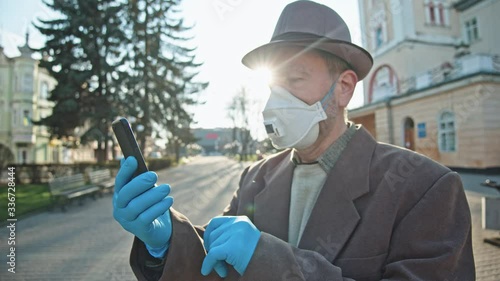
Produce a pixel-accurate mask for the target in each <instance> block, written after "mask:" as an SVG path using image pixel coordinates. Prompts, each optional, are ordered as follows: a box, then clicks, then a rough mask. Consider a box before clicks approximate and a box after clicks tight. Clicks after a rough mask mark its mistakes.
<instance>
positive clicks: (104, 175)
mask: <svg viewBox="0 0 500 281" xmlns="http://www.w3.org/2000/svg"><path fill="white" fill-rule="evenodd" d="M89 178H90V182H91V183H94V184H97V183H99V182H102V181H105V180H109V179H111V172H110V171H109V169H103V170H97V171H92V172H90V173H89Z"/></svg>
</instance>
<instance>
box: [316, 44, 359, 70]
mask: <svg viewBox="0 0 500 281" xmlns="http://www.w3.org/2000/svg"><path fill="white" fill-rule="evenodd" d="M317 51H318V54H319V55H320V56H321V57H322V58H323V59H324V60H325V63H326V66H327V67H328V70H329V71H330V75H332V77H335V76H337V75H339V74H340V73H342V72H344V71H346V70H348V69H352V67H351V66H350V65H349V63H347V62H346V61H345V60H343V59H341V58H339V57H337V56H335V55H332V54H330V53H327V52H325V51H321V50H317Z"/></svg>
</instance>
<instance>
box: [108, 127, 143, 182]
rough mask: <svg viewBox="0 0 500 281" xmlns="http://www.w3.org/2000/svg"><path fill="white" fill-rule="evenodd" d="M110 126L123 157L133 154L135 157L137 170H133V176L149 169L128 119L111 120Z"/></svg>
mask: <svg viewBox="0 0 500 281" xmlns="http://www.w3.org/2000/svg"><path fill="white" fill-rule="evenodd" d="M111 126H112V127H113V132H114V133H115V136H116V139H117V140H118V144H119V145H120V148H121V149H122V152H123V156H125V158H126V157H129V156H134V157H135V159H137V171H136V172H135V174H134V177H136V176H138V175H140V174H142V173H144V172H147V171H149V170H148V167H147V166H146V161H144V157H143V156H142V153H141V149H140V148H139V145H137V141H136V139H135V136H134V132H133V131H132V127H130V123H129V122H128V120H127V119H126V118H120V119H118V120H115V121H113V123H112V124H111Z"/></svg>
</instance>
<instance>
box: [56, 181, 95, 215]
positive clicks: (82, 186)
mask: <svg viewBox="0 0 500 281" xmlns="http://www.w3.org/2000/svg"><path fill="white" fill-rule="evenodd" d="M49 188H50V196H51V199H52V203H53V206H54V205H60V206H61V210H62V211H66V205H67V204H68V203H70V202H71V200H73V199H77V198H78V199H79V200H80V205H82V204H83V199H84V198H85V197H87V196H92V198H93V199H94V200H95V199H96V195H97V193H98V192H99V190H100V189H99V187H98V186H96V185H93V184H87V183H86V182H85V178H84V176H83V174H75V175H70V176H62V177H58V178H55V179H53V180H52V181H51V182H50V183H49Z"/></svg>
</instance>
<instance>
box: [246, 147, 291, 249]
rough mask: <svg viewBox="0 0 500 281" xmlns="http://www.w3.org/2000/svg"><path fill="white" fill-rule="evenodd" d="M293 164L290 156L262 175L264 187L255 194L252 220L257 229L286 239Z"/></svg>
mask: <svg viewBox="0 0 500 281" xmlns="http://www.w3.org/2000/svg"><path fill="white" fill-rule="evenodd" d="M293 168H294V164H293V162H292V161H291V160H290V157H284V158H283V160H282V161H281V162H280V163H279V164H278V165H277V166H276V167H275V168H274V169H272V170H271V171H270V172H268V173H267V174H266V175H264V181H265V182H264V189H263V190H262V191H261V192H260V193H259V194H257V195H256V196H255V201H254V203H255V213H254V222H255V224H256V226H257V228H259V230H261V231H264V232H266V233H269V234H272V235H274V236H276V237H278V238H280V239H281V240H284V241H288V214H289V210H290V187H291V183H292V175H293Z"/></svg>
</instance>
